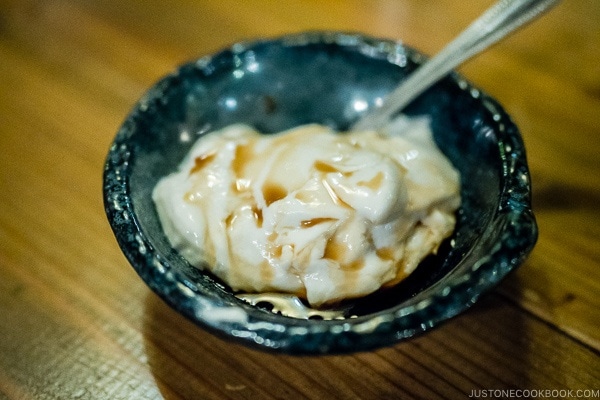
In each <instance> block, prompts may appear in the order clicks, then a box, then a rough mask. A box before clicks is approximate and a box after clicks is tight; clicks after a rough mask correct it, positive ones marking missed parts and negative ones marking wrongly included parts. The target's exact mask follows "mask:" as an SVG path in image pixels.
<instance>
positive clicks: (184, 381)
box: [0, 0, 600, 399]
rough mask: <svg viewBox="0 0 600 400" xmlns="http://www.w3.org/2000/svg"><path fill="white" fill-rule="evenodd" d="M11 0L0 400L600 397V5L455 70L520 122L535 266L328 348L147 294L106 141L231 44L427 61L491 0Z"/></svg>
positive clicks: (1, 141)
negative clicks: (280, 340)
mask: <svg viewBox="0 0 600 400" xmlns="http://www.w3.org/2000/svg"><path fill="white" fill-rule="evenodd" d="M0 4H1V5H0V150H1V155H0V398H8V399H71V398H81V399H157V398H165V399H223V398H233V399H238V398H240V399H241V398H243V399H269V398H279V399H296V398H311V399H329V398H340V399H352V398H362V399H404V398H424V399H435V398H468V396H473V395H475V397H488V398H490V397H509V396H513V397H516V396H517V395H519V394H521V395H523V394H530V395H532V394H535V395H540V396H541V395H546V396H545V397H546V398H548V397H550V396H547V395H548V394H550V395H552V394H554V395H557V396H558V397H562V398H567V397H572V398H584V397H585V396H586V395H587V397H591V398H598V397H600V357H599V353H600V329H599V328H600V312H599V310H600V296H599V295H598V293H599V291H600V240H599V238H600V66H599V65H600V1H598V0H571V1H564V2H563V3H562V4H561V5H560V6H559V7H558V8H557V9H555V10H553V11H552V12H551V13H550V14H548V15H547V16H545V17H544V18H543V19H542V20H540V21H538V22H536V23H535V24H534V25H532V26H530V27H527V28H526V29H525V30H523V31H521V32H519V33H518V34H516V35H515V36H512V37H511V38H510V39H508V40H506V41H504V42H503V43H501V44H500V45H498V46H496V47H494V48H493V49H492V50H490V51H488V52H487V53H485V54H484V55H482V56H480V57H478V58H477V59H475V60H473V61H471V62H469V63H468V64H466V65H465V66H464V67H463V68H461V72H462V73H464V75H466V76H467V77H468V78H469V79H470V80H471V81H472V82H474V83H475V84H476V85H478V86H480V87H482V88H484V89H485V90H486V91H487V92H488V93H490V94H491V95H493V96H494V97H496V98H497V99H498V100H499V101H500V102H501V103H502V104H503V105H504V106H505V107H506V109H507V110H508V111H509V112H510V113H511V115H512V116H513V117H514V119H515V121H516V122H517V124H518V125H519V126H520V128H521V130H522V134H523V137H524V140H525V143H526V146H527V149H528V157H529V163H530V167H531V173H532V178H533V185H534V210H535V212H536V215H537V218H538V222H539V228H540V237H539V241H538V244H537V247H536V248H535V250H534V251H533V253H532V254H531V256H530V257H529V259H528V260H527V262H526V263H525V264H524V265H523V266H522V267H521V268H520V269H519V270H518V271H517V272H516V273H514V274H512V275H511V276H510V277H509V278H508V279H506V280H505V281H504V282H503V283H502V284H501V285H500V286H499V287H498V288H497V290H495V291H494V292H492V293H491V294H489V295H488V296H486V297H485V298H484V299H483V300H482V301H481V302H480V303H479V304H477V305H476V306H475V307H474V308H472V309H471V310H470V311H469V312H467V313H466V314H464V315H462V316H460V317H458V318H455V319H453V320H451V321H450V322H448V323H446V324H444V325H442V326H441V327H439V328H437V329H435V330H433V331H431V332H430V333H427V334H425V335H422V336H420V337H418V338H416V339H414V340H411V341H408V342H405V343H401V344H398V345H396V346H393V347H389V348H384V349H380V350H377V351H372V352H364V353H358V354H351V355H343V356H322V357H294V356H287V355H275V354H267V353H264V352H261V351H256V350H250V349H247V348H244V347H242V346H239V345H234V344H231V343H229V342H227V341H224V340H222V339H219V338H216V337H214V336H212V335H211V334H209V333H206V332H204V331H203V330H201V329H199V328H197V327H196V326H195V325H193V324H192V323H190V322H189V321H187V320H186V319H184V318H183V317H182V316H180V315H179V314H177V313H176V312H175V311H173V310H172V309H170V308H169V307H168V306H166V305H165V304H164V303H163V302H162V301H161V300H160V299H159V298H158V297H157V296H156V295H154V294H153V293H152V292H151V291H150V290H149V289H148V288H147V287H146V285H145V284H144V283H143V282H142V280H141V279H140V278H139V277H138V276H137V275H136V273H135V272H134V270H133V269H132V268H131V267H130V265H129V264H128V263H127V261H126V260H125V258H124V256H123V255H122V253H121V251H120V250H119V248H118V246H117V243H116V241H115V240H114V237H113V235H112V233H111V230H110V228H109V225H108V223H107V221H106V218H105V214H104V210H103V204H102V193H101V189H102V169H103V163H104V158H105V155H106V153H107V150H108V147H109V144H110V142H111V141H112V139H113V136H114V134H115V133H116V131H117V129H118V127H119V125H120V123H121V122H122V120H123V119H124V117H125V115H126V114H127V112H128V111H129V109H130V108H131V107H132V105H133V104H134V102H135V101H136V100H137V99H138V98H139V97H140V96H141V95H142V93H143V92H144V91H145V89H146V88H147V87H149V86H150V85H151V84H152V83H153V82H154V81H155V80H156V79H158V78H159V77H160V76H162V75H164V74H166V73H167V72H169V71H171V70H173V69H174V68H175V67H176V66H177V65H178V64H180V63H182V62H184V61H187V60H190V59H193V58H196V57H198V56H201V55H204V54H208V53H211V52H213V51H215V50H217V49H219V48H222V47H224V46H227V45H229V44H231V43H233V42H235V41H238V40H240V39H244V38H251V37H259V36H260V37H264V36H274V35H279V34H282V33H288V32H297V31H301V30H307V29H335V30H351V31H362V32H366V33H368V34H371V35H375V36H382V37H390V38H402V39H403V40H404V41H405V42H406V43H408V44H410V45H412V46H414V47H417V48H419V49H421V50H422V51H424V52H426V53H429V54H431V53H433V52H435V51H436V50H438V49H440V48H441V47H442V45H443V44H444V43H445V42H447V41H448V40H449V39H450V38H452V37H453V36H454V35H455V34H456V33H458V32H459V31H460V30H461V29H462V28H463V27H464V26H466V25H467V24H468V22H469V21H470V20H472V19H473V18H475V17H476V16H477V15H479V14H480V13H481V12H482V11H483V10H484V9H485V8H486V7H487V6H488V5H490V4H491V1H489V0H488V1H479V2H469V1H451V0H436V1H429V2H424V1H421V0H389V1H367V0H364V1H360V0H349V1H331V2H324V1H316V0H305V1H299V0H289V1H285V2H277V1H244V2H241V1H235V0H220V1H191V0H174V1H169V2H166V1H158V0H150V1H147V0H144V1H142V0H131V1H126V0H105V1H99V0H55V1H41V0H40V1H36V0H23V1H19V0H2V1H1V2H0ZM510 389H513V390H514V391H513V392H509V391H508V390H510ZM519 389H529V390H540V391H542V392H535V391H534V392H517V390H519ZM494 390H496V391H494ZM500 390H504V392H501V391H500ZM548 390H558V391H562V392H554V393H552V392H549V393H548V392H545V391H548ZM578 391H579V392H578ZM540 396H538V397H540Z"/></svg>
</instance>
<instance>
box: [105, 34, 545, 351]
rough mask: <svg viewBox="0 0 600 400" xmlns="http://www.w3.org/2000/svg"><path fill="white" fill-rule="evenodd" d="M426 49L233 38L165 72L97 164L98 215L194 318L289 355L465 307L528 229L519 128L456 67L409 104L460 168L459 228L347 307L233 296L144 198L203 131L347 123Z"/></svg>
mask: <svg viewBox="0 0 600 400" xmlns="http://www.w3.org/2000/svg"><path fill="white" fill-rule="evenodd" d="M424 60H425V57H424V56H423V55H422V54H420V53H419V52H417V51H416V50H414V49H411V48H409V47H407V46H404V45H402V44H399V43H397V42H394V41H390V40H385V39H377V38H372V37H368V36H364V35H360V34H352V33H340V32H308V33H300V34H294V35H288V36H284V37H281V38H276V39H272V40H259V41H256V42H249V43H240V44H236V45H233V46H231V47H230V48H228V49H225V50H223V51H221V52H219V53H217V54H214V55H212V56H207V57H203V58H200V59H199V60H196V61H193V62H190V63H187V64H185V65H182V66H181V67H180V68H178V69H177V70H176V71H175V72H173V73H172V74H170V75H168V76H166V77H164V78H163V79H161V80H160V81H159V82H157V83H156V84H155V85H154V86H153V87H152V88H150V89H149V91H148V92H147V93H146V94H145V95H144V97H143V98H142V99H141V100H140V101H139V102H138V103H137V104H136V105H135V106H134V108H133V110H132V111H131V113H130V114H129V115H128V116H127V118H126V119H125V121H124V123H123V125H122V127H121V128H120V130H119V132H118V133H117V135H116V138H115V140H114V142H113V144H112V146H111V147H110V150H109V153H108V156H107V159H106V164H105V169H104V204H105V210H106V213H107V217H108V220H109V222H110V224H111V227H112V229H113V232H114V234H115V237H116V239H117V242H118V244H119V245H120V247H121V249H122V250H123V253H124V254H125V256H126V257H127V259H128V260H129V262H130V263H131V264H132V266H133V268H134V269H135V270H136V271H137V273H138V274H139V275H140V277H141V278H142V279H143V280H144V281H145V282H146V284H147V285H148V286H149V287H150V288H151V289H152V290H153V291H155V292H156V293H157V294H158V295H159V296H160V297H161V298H162V299H164V300H165V301H166V302H167V303H168V304H169V305H170V306H171V307H173V308H174V309H175V310H177V311H178V312H180V313H182V314H183V315H185V316H186V317H187V318H189V319H190V320H192V321H193V322H195V323H196V324H198V325H199V326H201V327H203V328H205V329H208V330H210V331H212V332H214V333H216V334H218V335H220V336H222V337H225V338H228V339H232V340H235V341H238V342H241V343H244V344H246V345H249V346H253V347H257V348H260V349H263V350H270V351H280V352H286V353H292V354H323V353H344V352H351V351H361V350H369V349H373V348H377V347H381V346H387V345H391V344H393V343H396V342H398V341H400V340H405V339H408V338H410V337H413V336H414V335H416V334H419V333H421V332H424V331H426V330H428V329H431V328H433V327H435V326H437V325H439V324H440V323H442V322H443V321H445V320H447V319H449V318H451V317H454V316H456V315H458V314H459V313H461V312H463V311H465V310H466V309H468V308H469V307H470V306H471V305H473V304H474V303H475V302H476V301H477V299H478V298H479V297H480V296H481V295H482V294H484V293H485V292H487V291H489V290H490V289H492V288H493V287H494V286H495V285H496V284H497V283H498V282H499V281H500V280H502V278H504V277H505V276H506V275H507V274H508V273H510V272H511V271H512V270H513V269H515V268H516V267H517V266H518V265H520V264H521V263H522V262H523V260H524V259H525V258H526V256H527V254H528V253H529V252H530V250H531V249H532V247H533V245H534V243H535V241H536V237H537V227H536V223H535V219H534V216H533V213H532V211H531V206H530V192H531V191H530V183H529V172H528V169H527V164H526V158H525V150H524V147H523V143H522V140H521V137H520V134H519V131H518V129H517V127H516V126H515V125H514V123H513V122H512V121H511V119H510V117H509V116H508V115H507V114H506V113H505V111H504V110H503V109H502V107H501V106H500V105H499V104H498V103H497V102H496V101H495V100H494V99H492V98H490V97H489V96H487V95H486V94H485V93H483V92H482V91H481V90H479V89H477V88H475V87H474V86H472V85H471V84H470V83H468V82H467V81H466V80H465V79H463V78H462V77H460V76H459V75H457V74H455V73H452V74H450V75H448V76H447V77H445V78H443V79H441V80H440V81H438V82H437V83H436V84H435V85H433V86H432V87H430V88H429V89H428V90H427V91H426V92H425V93H424V94H423V95H422V96H420V97H419V98H418V99H417V100H415V101H414V102H412V103H411V104H410V105H409V106H408V107H407V108H406V109H405V113H406V114H408V115H427V116H428V117H429V118H430V120H431V126H432V130H433V133H434V138H435V140H436V142H437V144H438V146H439V147H440V149H441V150H442V151H443V152H444V153H445V154H446V156H447V157H448V158H449V159H450V160H451V162H452V163H453V164H454V166H455V167H456V168H457V169H458V170H459V172H460V173H461V180H462V184H461V196H462V205H461V207H460V209H459V211H458V215H457V217H458V218H457V226H456V229H455V231H454V233H453V235H452V236H451V237H450V238H449V239H448V240H447V241H445V242H444V243H443V245H442V246H441V248H440V250H439V252H438V253H437V255H435V256H431V257H429V258H427V259H426V260H425V261H424V262H423V263H422V264H421V265H420V266H419V267H418V268H417V270H416V271H415V272H414V273H413V274H412V275H410V276H409V277H408V278H407V279H406V280H405V281H403V282H401V283H400V284H399V285H397V286H395V287H394V288H391V289H387V290H384V291H379V292H377V293H375V294H373V295H370V296H367V297H364V298H361V299H356V300H353V301H348V302H347V303H345V304H343V305H342V308H343V309H344V310H348V311H347V312H348V315H352V316H353V318H346V319H332V320H314V319H298V318H290V317H287V316H283V315H281V314H278V313H275V312H272V311H271V310H270V309H269V307H263V305H262V304H256V305H251V304H249V303H247V302H245V301H243V300H241V299H240V298H238V297H236V293H234V292H233V291H232V290H230V289H229V288H228V287H227V285H226V284H224V283H223V282H220V281H219V280H218V279H216V278H215V277H214V276H212V275H211V274H210V273H209V272H206V271H203V270H200V269H197V268H194V267H192V266H191V265H190V264H188V263H187V261H186V260H185V259H184V258H182V257H181V256H180V255H179V254H178V253H177V252H176V251H175V250H173V249H172V248H171V246H170V245H169V242H168V240H167V238H166V237H165V235H164V234H163V231H162V229H161V226H160V222H159V220H158V216H157V214H156V211H155V208H154V204H153V202H152V198H151V192H152V189H153V188H154V186H155V185H156V183H157V182H158V180H159V179H160V178H162V177H163V176H165V175H167V174H168V173H170V172H172V171H174V170H175V169H176V168H177V166H178V164H179V163H180V161H181V159H182V158H183V157H184V155H185V154H186V153H187V152H188V150H189V149H190V147H191V145H192V144H193V142H194V141H195V140H196V139H197V138H199V137H201V136H203V135H204V134H206V133H207V132H210V131H213V130H217V129H220V128H222V127H224V126H227V125H230V124H233V123H245V124H248V125H252V126H254V127H255V128H257V130H259V131H261V132H266V134H269V133H272V132H278V131H281V130H284V129H288V128H291V127H293V126H298V125H302V124H306V123H311V122H316V123H321V124H325V125H329V126H332V127H333V128H335V129H337V130H340V131H344V130H346V129H348V128H349V127H350V126H352V125H353V124H354V123H355V122H356V121H357V120H358V119H359V118H360V117H361V115H363V114H364V113H365V112H367V111H368V110H369V109H370V108H372V107H375V106H376V105H377V104H379V103H380V102H381V101H382V99H383V98H384V97H385V96H386V95H387V94H388V93H389V92H390V91H391V90H393V89H394V88H395V87H396V86H397V84H398V82H399V81H401V80H403V79H404V78H405V77H406V76H407V75H409V74H410V73H411V72H413V71H414V70H415V69H416V68H417V67H418V66H419V64H421V63H422V62H423V61H424Z"/></svg>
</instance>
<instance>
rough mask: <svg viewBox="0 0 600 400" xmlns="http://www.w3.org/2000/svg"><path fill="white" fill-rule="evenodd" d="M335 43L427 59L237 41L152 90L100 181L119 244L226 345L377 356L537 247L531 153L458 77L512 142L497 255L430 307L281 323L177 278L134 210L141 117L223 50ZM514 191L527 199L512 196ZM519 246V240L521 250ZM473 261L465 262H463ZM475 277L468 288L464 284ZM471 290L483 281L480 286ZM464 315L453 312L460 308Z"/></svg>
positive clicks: (279, 40) (311, 36)
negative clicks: (135, 144) (174, 82)
mask: <svg viewBox="0 0 600 400" xmlns="http://www.w3.org/2000/svg"><path fill="white" fill-rule="evenodd" d="M312 43H329V44H333V45H336V46H341V47H353V48H356V49H357V50H358V51H361V52H363V53H365V54H369V52H373V51H375V52H376V53H377V54H379V55H385V56H387V59H388V61H389V62H392V63H394V61H392V60H394V59H398V56H399V55H402V56H406V57H408V58H409V59H410V61H411V62H414V63H416V64H419V63H421V62H422V61H423V60H424V59H425V58H426V57H425V56H424V55H423V54H421V53H420V52H418V51H417V50H415V49H413V48H411V47H408V46H406V45H404V44H402V43H400V42H397V41H393V40H389V39H382V38H376V37H372V36H369V35H365V34H361V33H348V32H337V31H310V32H301V33H295V34H287V35H283V36H279V37H275V38H267V39H257V40H251V41H245V42H238V43H236V44H233V45H231V46H229V47H227V48H226V49H224V50H221V51H220V52H216V53H214V54H213V55H212V56H204V57H201V58H199V59H197V60H194V61H191V62H188V63H185V64H182V65H181V66H180V67H179V68H177V69H176V70H175V71H174V72H172V73H170V74H168V75H166V76H165V77H163V78H162V79H160V80H159V81H158V82H157V83H156V84H155V85H153V86H152V87H151V88H150V89H149V91H148V92H147V93H146V94H145V95H144V96H143V97H142V98H141V99H140V100H139V101H138V102H137V103H136V104H135V105H134V107H133V109H132V111H131V112H130V113H129V114H128V115H127V117H126V119H125V121H124V122H123V124H122V126H121V128H120V129H119V131H118V133H117V135H116V137H115V139H114V141H113V143H112V144H111V146H110V149H109V151H108V154H107V157H106V162H105V165H104V173H103V199H104V208H105V212H106V215H107V218H108V220H109V223H110V226H111V228H112V230H113V233H114V235H115V237H116V240H117V242H118V244H119V246H120V248H121V250H122V251H123V253H124V255H125V256H126V258H127V260H128V261H129V262H130V264H131V265H132V266H133V268H134V269H135V270H136V272H138V274H139V275H140V276H141V277H142V279H143V280H144V281H145V283H146V284H147V285H148V286H149V287H150V288H151V289H152V290H153V291H154V292H155V293H157V294H158V295H159V297H161V298H162V299H163V300H164V301H165V302H166V303H167V304H169V305H170V306H171V307H172V308H174V309H175V310H177V311H179V312H180V313H182V314H183V315H185V316H186V317H187V318H188V319H190V320H192V321H193V322H194V323H196V324H197V325H199V326H201V327H203V328H205V329H207V330H209V331H212V332H213V333H216V334H218V335H220V336H222V337H227V338H230V339H233V340H235V341H237V342H240V343H243V344H246V345H249V346H251V347H254V348H259V349H261V350H267V351H277V352H285V353H290V354H324V353H347V352H354V351H359V350H360V351H362V350H370V349H374V348H378V347H383V346H387V345H391V344H394V343H396V342H398V341H401V340H404V339H408V338H411V337H413V336H415V335H417V334H419V333H422V332H425V331H427V330H429V329H431V328H432V327H434V326H437V325H439V324H440V323H442V322H443V321H446V320H448V319H450V318H452V317H454V316H456V315H457V314H459V313H462V312H463V311H465V310H466V309H468V308H470V307H471V305H473V304H474V303H475V302H476V301H477V299H478V298H479V297H480V296H481V295H482V294H483V293H485V292H488V291H489V290H490V289H492V288H493V287H495V286H496V285H497V283H498V282H499V281H500V280H501V279H503V278H504V277H505V276H506V275H507V274H508V273H510V272H511V271H512V270H513V269H515V268H516V267H517V266H519V265H520V264H521V263H522V262H523V261H524V260H525V258H526V257H527V255H528V254H529V252H530V251H531V250H532V248H533V246H534V244H535V242H536V240H537V225H536V222H535V217H534V215H533V212H532V210H531V185H530V178H529V170H528V167H527V162H526V156H525V148H524V144H523V141H522V138H521V136H520V133H519V131H518V129H517V127H516V125H515V124H514V123H513V121H512V120H511V118H510V117H509V116H508V114H506V113H505V112H504V110H503V108H502V107H501V106H500V104H498V103H497V102H496V101H495V100H494V99H492V98H491V97H490V96H488V95H487V94H486V93H485V92H483V91H481V90H480V89H477V88H476V87H475V86H473V85H472V84H470V83H469V82H468V81H466V80H465V79H464V78H462V77H461V76H460V75H458V74H457V73H452V74H451V78H452V79H453V80H454V81H455V82H456V84H457V85H459V86H460V88H461V89H462V90H464V91H466V92H468V93H470V95H471V96H473V97H477V98H480V100H481V101H482V102H483V104H484V106H485V107H486V108H487V109H488V110H489V111H490V113H492V115H493V118H494V120H495V121H497V122H498V124H499V125H502V126H503V127H504V131H505V132H510V134H509V133H506V134H505V135H504V136H503V137H502V141H501V142H500V141H499V146H500V149H499V150H500V154H501V160H502V167H503V168H504V172H505V174H504V175H503V179H502V180H501V182H500V183H501V193H500V205H499V207H498V209H497V210H496V213H495V215H493V216H492V219H491V223H490V224H489V225H488V226H487V227H486V229H485V230H484V231H483V232H482V234H481V237H480V238H479V239H478V240H493V241H494V242H496V246H495V247H494V249H493V250H492V252H491V253H490V254H489V255H488V256H487V257H484V258H482V259H479V260H477V261H475V262H474V264H473V267H472V268H471V271H470V273H469V274H461V275H457V276H450V277H449V278H448V279H445V280H443V285H442V284H441V283H442V281H438V282H437V283H436V284H434V285H433V286H431V287H429V288H427V289H426V290H425V291H427V292H428V294H429V296H428V297H427V298H425V299H420V300H419V299H417V298H412V299H409V300H407V301H406V302H404V303H401V304H399V305H396V306H394V307H392V308H389V309H386V310H382V311H380V312H377V313H374V314H368V315H362V316H359V317H357V318H352V319H345V320H319V321H315V320H302V319H295V318H290V317H284V316H281V315H275V314H273V313H270V312H266V311H264V310H260V309H258V308H255V307H253V306H251V305H249V304H247V303H245V302H243V301H242V300H239V301H234V302H232V303H229V304H225V303H223V302H222V301H221V300H219V299H218V298H216V297H214V296H212V295H211V293H208V292H206V291H202V290H200V289H199V288H198V287H197V285H195V284H193V282H190V281H189V279H187V277H186V276H184V275H183V274H181V273H180V272H178V271H176V270H174V269H173V268H172V267H171V266H170V264H169V261H168V260H167V258H166V257H164V256H163V255H161V254H158V253H156V251H155V249H154V248H153V245H152V243H151V240H150V239H149V238H148V237H146V234H145V233H144V231H143V230H142V228H141V224H140V222H139V220H138V219H137V216H136V214H135V209H134V207H133V203H132V201H131V198H130V195H131V187H130V182H129V178H130V176H129V172H130V171H131V163H130V162H129V161H130V159H131V157H132V149H131V148H130V147H129V143H128V139H129V138H130V136H131V135H132V130H134V129H135V128H134V120H135V116H136V115H137V113H139V112H141V110H144V109H145V108H146V107H147V105H148V102H149V101H151V100H152V99H155V98H158V97H159V96H160V94H161V93H162V91H163V90H164V89H165V88H164V86H165V84H166V82H168V81H169V80H170V79H173V78H176V77H177V75H178V74H179V73H180V71H182V69H183V68H186V67H190V66H192V65H195V66H200V65H202V66H206V65H209V64H210V62H211V61H212V60H213V59H214V57H215V56H217V55H218V54H220V53H222V52H223V51H231V52H233V53H240V52H243V51H246V50H247V49H249V48H252V47H253V46H257V45H264V44H271V45H280V46H301V45H304V44H312ZM515 186H517V187H519V188H521V189H522V190H517V191H515V190H512V189H513V188H514V187H515ZM515 237H521V238H522V240H519V241H515V240H514V238H515ZM462 262H466V261H465V260H464V259H463V260H462V261H461V263H462ZM466 278H468V279H466ZM472 282H476V286H475V287H473V284H472ZM457 304H460V306H459V307H456V306H449V305H457Z"/></svg>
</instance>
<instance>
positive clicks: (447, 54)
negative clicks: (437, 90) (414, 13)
mask: <svg viewBox="0 0 600 400" xmlns="http://www.w3.org/2000/svg"><path fill="white" fill-rule="evenodd" d="M558 2H559V0H500V1H499V2H497V3H496V4H494V5H493V6H492V7H490V8H489V9H488V10H487V11H485V12H484V13H483V15H481V16H480V17H479V18H478V19H476V20H475V21H474V22H473V23H472V24H471V25H469V26H468V27H467V28H466V29H465V30H464V31H463V32H462V33H461V34H459V35H458V36H457V37H456V38H455V39H454V40H453V41H452V42H450V43H449V44H448V45H447V46H446V47H445V48H444V49H443V50H442V51H440V52H439V53H438V54H437V55H436V56H434V57H432V58H431V59H429V60H428V61H427V62H425V63H424V64H422V65H421V66H420V67H419V68H418V69H417V70H416V71H415V72H414V73H412V74H411V75H410V76H409V77H408V78H406V80H404V82H402V83H401V84H400V85H399V86H398V87H397V88H396V89H394V90H393V91H392V92H391V93H390V94H389V95H388V96H387V98H386V99H385V101H384V102H383V104H382V106H381V107H378V108H374V109H373V110H372V111H370V112H368V113H367V114H366V115H365V116H363V117H362V118H361V119H360V120H359V121H358V122H357V123H356V124H355V125H354V126H353V129H354V130H364V129H374V128H379V127H381V126H382V125H385V123H386V122H387V121H389V119H390V118H391V117H392V116H393V115H394V114H396V113H398V112H399V111H401V110H402V109H403V108H404V107H406V106H407V105H408V104H409V103H410V102H411V101H412V100H414V99H415V98H416V97H417V96H418V95H420V94H421V93H423V92H424V91H425V90H426V89H427V88H429V87H430V86H431V85H433V84H434V83H435V82H437V81H438V80H439V79H441V78H442V77H444V76H445V75H447V74H448V73H449V72H450V71H452V70H453V69H454V68H456V67H457V66H458V65H460V64H461V63H463V62H464V61H465V60H467V59H469V58H471V57H473V56H474V55H476V54H478V53H479V52H481V51H483V50H485V49H486V48H488V47H489V46H491V45H492V44H494V43H496V42H498V41H499V40H500V39H502V38H503V37H504V36H506V35H508V34H509V33H511V32H513V31H514V30H516V29H517V28H519V27H521V26H522V25H524V24H526V23H527V22H530V21H531V20H533V19H535V18H536V17H538V16H539V15H541V14H542V13H544V12H545V11H547V10H549V9H550V8H552V7H553V6H554V5H556V4H557V3H558Z"/></svg>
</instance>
